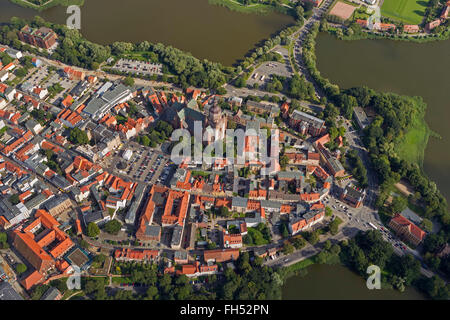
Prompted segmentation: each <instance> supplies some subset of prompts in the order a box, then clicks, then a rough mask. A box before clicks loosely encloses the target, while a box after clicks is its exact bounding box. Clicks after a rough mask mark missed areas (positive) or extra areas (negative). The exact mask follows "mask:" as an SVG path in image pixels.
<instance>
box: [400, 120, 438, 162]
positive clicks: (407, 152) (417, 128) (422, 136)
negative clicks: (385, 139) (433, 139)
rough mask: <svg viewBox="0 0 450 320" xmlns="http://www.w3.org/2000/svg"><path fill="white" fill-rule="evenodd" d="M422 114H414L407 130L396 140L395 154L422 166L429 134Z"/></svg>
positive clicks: (429, 131)
mask: <svg viewBox="0 0 450 320" xmlns="http://www.w3.org/2000/svg"><path fill="white" fill-rule="evenodd" d="M431 133H432V132H431V130H430V128H429V127H428V125H427V123H426V122H425V119H424V117H423V116H422V115H415V116H414V117H413V122H412V125H411V127H410V128H409V130H408V131H407V132H406V133H405V135H404V136H403V137H402V138H401V139H399V141H398V142H397V154H398V156H399V157H400V158H401V159H404V160H406V161H408V162H412V163H417V164H418V165H419V166H422V164H423V159H424V155H425V148H426V146H427V143H428V138H429V136H430V134H431Z"/></svg>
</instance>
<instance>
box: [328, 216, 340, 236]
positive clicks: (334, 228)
mask: <svg viewBox="0 0 450 320" xmlns="http://www.w3.org/2000/svg"><path fill="white" fill-rule="evenodd" d="M341 223H342V220H341V219H340V218H339V217H336V218H334V220H333V221H331V222H330V224H329V225H328V228H329V230H330V233H331V234H332V235H335V234H337V233H338V232H339V225H340V224H341Z"/></svg>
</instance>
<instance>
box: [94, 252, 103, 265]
mask: <svg viewBox="0 0 450 320" xmlns="http://www.w3.org/2000/svg"><path fill="white" fill-rule="evenodd" d="M92 260H93V261H94V262H97V263H98V264H103V263H104V262H105V260H106V256H105V255H104V254H99V255H96V256H95V257H94V258H93V259H92Z"/></svg>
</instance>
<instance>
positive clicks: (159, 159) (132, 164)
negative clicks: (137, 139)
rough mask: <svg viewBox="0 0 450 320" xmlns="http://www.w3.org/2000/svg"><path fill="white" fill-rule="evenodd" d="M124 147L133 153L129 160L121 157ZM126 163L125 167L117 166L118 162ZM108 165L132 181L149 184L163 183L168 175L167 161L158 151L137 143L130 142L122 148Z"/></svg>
mask: <svg viewBox="0 0 450 320" xmlns="http://www.w3.org/2000/svg"><path fill="white" fill-rule="evenodd" d="M126 149H130V150H131V151H132V152H133V154H132V156H131V158H130V159H129V160H125V159H123V158H122V154H123V152H124V151H125V150H126ZM120 163H124V164H126V167H125V168H120V169H119V168H118V164H120ZM109 166H110V167H111V169H113V170H117V171H119V173H121V174H123V175H126V176H128V177H129V178H130V179H131V180H133V181H138V182H144V183H149V184H155V183H161V184H164V183H165V182H166V180H167V179H168V177H169V171H170V167H169V163H168V159H167V158H165V157H164V156H163V155H162V154H161V153H160V152H159V151H155V150H153V149H151V148H145V147H142V146H140V145H138V144H134V143H130V144H129V145H128V148H124V149H122V151H121V152H119V153H118V154H116V155H115V156H114V157H113V158H112V159H111V161H110V163H109Z"/></svg>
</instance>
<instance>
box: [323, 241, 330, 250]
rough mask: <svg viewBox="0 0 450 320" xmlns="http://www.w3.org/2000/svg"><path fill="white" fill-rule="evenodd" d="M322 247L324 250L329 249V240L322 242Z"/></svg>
mask: <svg viewBox="0 0 450 320" xmlns="http://www.w3.org/2000/svg"><path fill="white" fill-rule="evenodd" d="M323 248H324V249H325V250H330V248H331V241H330V240H327V241H325V243H324V244H323Z"/></svg>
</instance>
